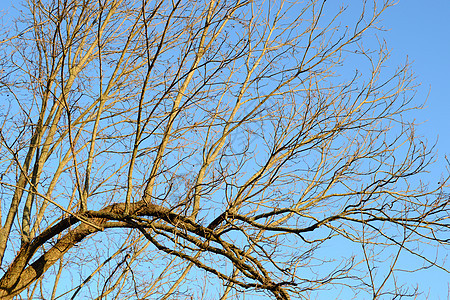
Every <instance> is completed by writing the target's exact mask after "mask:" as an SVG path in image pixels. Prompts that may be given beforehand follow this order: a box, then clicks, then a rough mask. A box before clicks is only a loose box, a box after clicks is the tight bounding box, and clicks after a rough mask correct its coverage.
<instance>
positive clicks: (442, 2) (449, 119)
mask: <svg viewBox="0 0 450 300" xmlns="http://www.w3.org/2000/svg"><path fill="white" fill-rule="evenodd" d="M351 1H354V0H349V2H351ZM380 1H381V0H380ZM11 2H12V1H10V0H0V15H3V12H2V11H5V9H7V8H8V7H9V6H10V3H11ZM14 2H15V3H17V2H18V1H14ZM0 24H1V23H0ZM382 24H383V25H384V27H385V28H386V29H389V31H388V32H386V33H385V34H384V35H383V37H384V38H385V40H386V41H387V44H388V47H389V48H390V49H391V55H392V59H391V62H392V63H395V64H401V63H404V62H405V60H406V59H407V58H408V61H410V62H411V63H412V70H413V71H414V73H415V74H416V76H417V81H418V82H420V83H421V84H422V85H421V86H420V87H419V88H418V89H417V95H416V98H415V101H416V103H417V104H420V103H422V102H423V101H425V99H426V98H427V96H428V100H427V103H426V107H425V109H424V110H422V111H421V112H418V113H416V114H415V115H414V117H415V118H416V120H417V121H418V122H424V123H423V124H421V125H420V126H418V128H417V129H418V131H417V133H418V134H419V135H421V136H423V137H425V138H426V139H427V140H428V142H429V144H430V145H431V144H433V143H434V142H436V141H437V145H436V149H437V151H438V157H437V162H436V164H435V165H434V167H433V168H432V173H431V174H430V177H429V178H428V179H425V181H433V180H436V182H437V181H439V179H440V176H441V175H443V176H445V175H446V174H448V170H447V169H446V168H447V166H446V163H445V159H444V157H445V155H448V156H449V159H450V126H449V124H450V75H449V72H450V0H429V1H424V0H400V1H399V3H398V5H396V6H395V7H393V8H391V9H390V10H388V11H387V12H386V13H385V14H384V17H383V23H382ZM428 275H429V276H428ZM428 275H427V277H426V278H420V281H422V282H423V283H424V284H425V285H427V286H428V287H429V288H430V289H432V290H433V291H432V292H431V293H430V297H431V298H430V299H447V297H448V296H449V295H450V294H449V293H450V291H449V289H450V287H449V286H448V280H447V279H446V278H445V276H448V274H446V273H445V272H437V273H434V274H433V273H428ZM449 277H450V276H449Z"/></svg>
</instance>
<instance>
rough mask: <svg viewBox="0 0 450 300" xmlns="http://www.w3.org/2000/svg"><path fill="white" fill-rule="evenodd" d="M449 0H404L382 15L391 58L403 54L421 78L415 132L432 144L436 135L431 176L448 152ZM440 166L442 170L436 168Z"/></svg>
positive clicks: (393, 59) (449, 85)
mask: <svg viewBox="0 0 450 300" xmlns="http://www.w3.org/2000/svg"><path fill="white" fill-rule="evenodd" d="M449 16H450V1H448V0H432V1H420V0H403V1H400V2H399V3H398V5H396V6H395V7H393V8H391V9H390V10H389V11H387V12H386V14H385V15H384V22H383V24H384V26H385V27H386V28H390V30H389V32H387V33H386V34H385V35H384V37H385V39H386V41H387V43H388V46H389V47H390V48H391V49H392V52H391V54H392V61H394V62H398V63H401V62H403V61H405V59H406V57H407V58H408V60H409V61H411V62H412V69H413V71H414V73H415V74H416V76H417V81H418V82H421V84H422V85H421V86H420V87H419V88H418V93H417V96H416V99H415V100H416V102H417V103H420V102H422V101H424V99H426V97H427V94H428V92H430V94H429V96H428V100H427V102H426V107H425V109H424V110H423V111H422V112H419V113H417V114H416V115H415V116H414V117H415V118H416V119H417V121H420V122H424V121H425V123H424V124H422V125H421V126H418V133H419V134H420V135H422V136H424V137H425V138H426V139H428V141H429V143H430V144H432V143H433V142H434V141H435V140H436V137H437V136H439V139H438V142H437V150H438V153H439V157H438V161H437V164H436V166H435V168H433V170H434V171H433V176H439V175H440V173H442V174H444V175H445V172H446V171H445V170H444V168H445V164H444V162H445V159H444V155H449V154H450V127H449V121H450V118H449V116H448V114H449V112H450V89H449V87H450V76H449V70H450V19H449ZM439 170H440V171H441V172H439Z"/></svg>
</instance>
